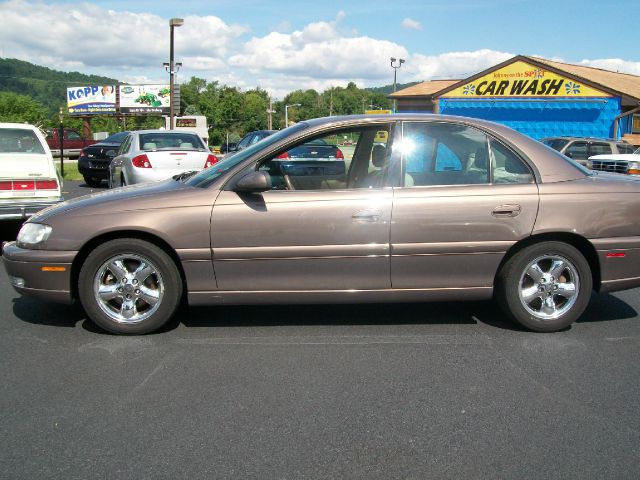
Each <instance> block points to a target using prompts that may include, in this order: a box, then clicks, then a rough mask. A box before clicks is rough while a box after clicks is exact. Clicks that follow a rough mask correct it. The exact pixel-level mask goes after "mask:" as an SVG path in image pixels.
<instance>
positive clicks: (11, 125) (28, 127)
mask: <svg viewBox="0 0 640 480" xmlns="http://www.w3.org/2000/svg"><path fill="white" fill-rule="evenodd" d="M0 128H22V129H24V130H38V127H36V126H34V125H31V124H29V123H11V122H0Z"/></svg>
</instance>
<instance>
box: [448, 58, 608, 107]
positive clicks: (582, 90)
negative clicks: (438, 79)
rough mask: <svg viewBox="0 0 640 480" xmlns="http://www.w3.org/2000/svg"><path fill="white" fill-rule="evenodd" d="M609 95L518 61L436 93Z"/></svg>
mask: <svg viewBox="0 0 640 480" xmlns="http://www.w3.org/2000/svg"><path fill="white" fill-rule="evenodd" d="M610 96H611V95H609V94H608V93H605V92H602V91H600V90H596V89H595V88H592V87H590V86H588V85H585V84H584V83H583V82H580V81H577V80H574V79H569V78H567V77H564V76H562V75H559V74H557V73H554V72H551V71H549V70H545V69H543V68H540V67H537V66H534V65H530V64H528V63H526V62H523V61H520V60H519V61H516V62H513V63H510V64H509V65H505V66H504V67H502V68H499V69H497V70H493V71H491V72H489V73H487V74H486V75H484V76H482V77H480V78H476V79H475V80H472V81H470V82H467V83H464V84H462V85H460V86H459V87H457V88H455V89H453V90H451V91H449V92H447V93H444V94H442V95H439V97H440V98H474V97H475V98H478V97H480V98H482V97H484V98H487V97H610Z"/></svg>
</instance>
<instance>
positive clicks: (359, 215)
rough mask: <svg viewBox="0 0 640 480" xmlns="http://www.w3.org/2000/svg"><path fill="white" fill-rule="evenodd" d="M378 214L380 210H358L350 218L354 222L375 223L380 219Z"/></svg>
mask: <svg viewBox="0 0 640 480" xmlns="http://www.w3.org/2000/svg"><path fill="white" fill-rule="evenodd" d="M380 215H382V213H381V212H380V210H360V211H358V212H356V213H354V214H353V215H351V219H352V220H353V221H354V222H355V223H375V222H377V221H378V220H380Z"/></svg>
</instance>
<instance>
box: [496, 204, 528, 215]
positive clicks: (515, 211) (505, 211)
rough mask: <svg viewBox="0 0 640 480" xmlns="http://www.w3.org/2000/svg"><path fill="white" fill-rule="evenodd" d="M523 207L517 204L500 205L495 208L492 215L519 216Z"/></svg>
mask: <svg viewBox="0 0 640 480" xmlns="http://www.w3.org/2000/svg"><path fill="white" fill-rule="evenodd" d="M521 211H522V207H521V206H520V205H517V204H507V205H500V206H497V207H496V208H494V209H493V211H492V212H491V215H493V216H494V217H517V216H518V215H520V212H521Z"/></svg>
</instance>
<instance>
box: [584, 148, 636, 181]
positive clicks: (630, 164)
mask: <svg viewBox="0 0 640 480" xmlns="http://www.w3.org/2000/svg"><path fill="white" fill-rule="evenodd" d="M587 167H589V168H590V169H591V170H598V171H601V172H613V173H622V174H625V175H640V148H638V149H637V150H636V151H635V152H633V153H626V154H622V153H619V154H617V155H615V154H612V155H594V156H592V157H589V160H588V161H587Z"/></svg>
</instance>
